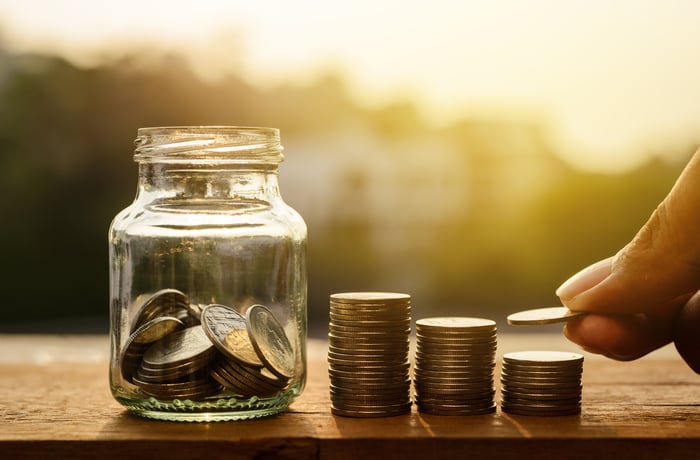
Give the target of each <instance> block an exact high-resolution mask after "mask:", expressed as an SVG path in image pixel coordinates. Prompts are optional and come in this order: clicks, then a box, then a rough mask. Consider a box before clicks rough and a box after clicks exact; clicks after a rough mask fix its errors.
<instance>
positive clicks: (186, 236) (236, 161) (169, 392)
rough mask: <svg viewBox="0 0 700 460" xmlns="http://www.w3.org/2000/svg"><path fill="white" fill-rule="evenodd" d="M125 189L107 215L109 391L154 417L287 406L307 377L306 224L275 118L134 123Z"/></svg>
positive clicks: (219, 416) (261, 412)
mask: <svg viewBox="0 0 700 460" xmlns="http://www.w3.org/2000/svg"><path fill="white" fill-rule="evenodd" d="M134 159H135V161H136V162H137V163H138V166H139V179H138V190H137V193H136V198H135V200H134V202H133V203H132V204H131V205H130V206H129V207H127V208H126V209H124V210H123V211H121V212H120V213H119V214H118V215H117V216H116V217H115V218H114V220H113V222H112V225H111V226H110V229H109V259H110V262H109V263H110V310H111V317H110V321H111V334H110V336H111V364H110V385H111V390H112V394H113V396H114V398H115V399H116V400H117V401H118V402H120V403H121V404H123V405H124V406H126V407H127V408H128V409H129V410H131V411H132V412H134V413H136V414H139V415H141V416H145V417H150V418H156V419H161V420H180V421H214V420H239V419H247V418H253V417H260V416H265V415H271V414H275V413H278V412H281V411H284V410H285V409H286V408H287V407H288V406H289V404H290V403H291V402H292V401H294V399H296V398H297V397H298V396H299V394H300V393H301V392H302V390H303V388H304V384H305V379H306V287H307V279H306V238H307V233H306V225H305V223H304V221H303V219H302V218H301V217H300V215H299V214H298V213H297V212H296V211H294V210H293V209H292V208H290V207H289V206H288V205H286V204H285V203H284V201H283V200H282V197H281V195H280V191H279V185H278V165H279V163H280V162H281V161H282V160H283V155H282V147H281V145H280V138H279V131H278V130H277V129H273V128H246V127H221V126H214V127H207V126H203V127H163V128H141V129H139V130H138V138H137V140H136V150H135V153H134Z"/></svg>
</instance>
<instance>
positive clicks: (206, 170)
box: [137, 162, 280, 202]
mask: <svg viewBox="0 0 700 460" xmlns="http://www.w3.org/2000/svg"><path fill="white" fill-rule="evenodd" d="M137 196H138V198H141V199H158V198H167V199H169V200H177V199H182V200H192V199H198V200H199V199H213V200H236V199H239V200H240V199H245V200H255V201H265V202H270V201H274V200H275V199H277V198H279V197H280V191H279V182H278V169H277V165H264V164H263V165H245V166H244V167H242V165H235V164H234V165H232V164H214V165H206V166H205V165H197V164H175V165H174V164H167V163H165V164H163V163H150V162H147V163H140V164H139V186H138V194H137Z"/></svg>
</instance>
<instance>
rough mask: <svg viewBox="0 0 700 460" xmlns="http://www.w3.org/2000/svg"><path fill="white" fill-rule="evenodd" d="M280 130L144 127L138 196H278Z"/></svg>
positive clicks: (261, 198)
mask: <svg viewBox="0 0 700 460" xmlns="http://www.w3.org/2000/svg"><path fill="white" fill-rule="evenodd" d="M283 158H284V157H283V155H282V146H281V145H280V139H279V131H278V130H277V129H274V128H247V127H237V126H184V127H164V128H141V129H139V130H138V137H137V139H136V151H135V153H134V159H135V160H136V161H137V162H138V163H139V187H138V196H137V199H146V200H152V199H158V198H165V199H168V200H177V199H185V200H191V199H197V200H201V199H214V200H239V199H246V200H256V201H266V202H269V201H272V200H274V199H276V198H279V196H280V195H279V184H278V180H277V174H278V164H279V163H280V162H281V161H282V160H283Z"/></svg>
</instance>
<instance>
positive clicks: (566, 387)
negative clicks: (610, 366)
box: [501, 351, 583, 416]
mask: <svg viewBox="0 0 700 460" xmlns="http://www.w3.org/2000/svg"><path fill="white" fill-rule="evenodd" d="M582 372H583V356H582V355H580V354H578V353H570V352H560V351H521V352H514V353H506V354H505V355H503V368H502V371H501V409H502V410H503V411H504V412H508V413H511V414H516V415H536V416H557V415H574V414H578V413H580V412H581V390H582V386H581V375H582Z"/></svg>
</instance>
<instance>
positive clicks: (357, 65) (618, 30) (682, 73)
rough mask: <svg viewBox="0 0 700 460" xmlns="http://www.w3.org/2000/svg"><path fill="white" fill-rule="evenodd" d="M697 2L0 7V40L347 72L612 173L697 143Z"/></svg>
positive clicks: (431, 114)
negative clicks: (500, 120) (495, 123)
mask: <svg viewBox="0 0 700 460" xmlns="http://www.w3.org/2000/svg"><path fill="white" fill-rule="evenodd" d="M698 24H700V1H695V0H665V1H658V0H614V1H603V0H586V1H579V0H568V1H556V0H527V1H525V0H499V1H486V0H433V1H431V2H425V1H410V0H403V1H395V0H353V1H352V2H342V3H341V2H332V1H328V0H326V1H311V0H295V1H266V0H260V1H239V0H222V1H213V0H198V1H183V0H169V1H163V0H150V1H149V0H139V1H136V0H120V1H113V0H107V1H100V2H95V1H94V0H21V1H17V0H0V40H2V43H3V45H4V46H5V47H8V48H10V49H11V50H15V51H44V52H46V51H48V52H53V53H59V54H61V55H64V56H66V57H68V58H70V59H72V60H73V61H75V62H76V63H79V64H82V65H92V64H94V63H96V62H99V60H100V59H102V58H104V57H105V56H107V57H108V56H115V55H119V54H120V53H123V52H126V51H128V50H133V49H138V48H139V47H149V48H151V49H156V50H162V51H179V52H182V53H184V54H186V55H188V56H190V58H191V60H192V62H193V63H194V65H195V66H196V68H197V70H198V71H199V72H200V73H201V74H202V75H203V76H205V77H207V78H216V76H218V75H221V74H222V72H227V71H235V72H237V73H239V74H242V75H244V76H245V77H246V79H247V80H249V81H250V82H252V83H254V84H257V85H261V86H274V85H277V84H281V83H284V82H292V83H299V84H303V83H308V82H311V81H313V80H314V79H315V78H318V77H319V76H320V75H323V74H328V73H329V72H339V73H342V75H343V78H344V79H345V81H346V82H347V85H348V88H349V90H350V91H351V94H352V95H353V97H355V98H356V100H357V101H358V103H360V104H362V105H364V106H368V107H373V106H375V107H376V106H381V105H383V104H387V103H390V102H393V101H402V100H412V101H415V102H416V103H417V104H418V106H419V108H420V109H421V111H422V113H423V114H424V115H425V118H426V119H427V120H428V121H429V122H431V123H433V124H434V125H436V126H445V125H448V124H449V123H451V122H454V121H455V120H457V119H459V118H460V117H465V116H489V117H505V118H509V119H514V120H516V121H517V120H529V119H531V118H533V117H535V118H537V119H540V120H544V122H545V123H546V125H547V126H548V127H549V128H550V130H549V132H550V135H551V140H552V142H553V143H554V145H555V146H556V147H558V149H559V151H561V152H562V154H563V155H564V156H565V157H567V159H568V160H569V161H570V162H572V163H573V164H575V165H577V166H579V167H581V168H586V169H594V170H619V169H624V168H627V167H631V166H634V165H636V164H637V163H639V162H641V161H643V160H644V159H645V156H644V155H646V154H647V153H648V152H650V151H657V150H658V149H660V148H667V147H675V146H687V145H688V144H692V143H693V142H700V134H698V133H700V26H698Z"/></svg>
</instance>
